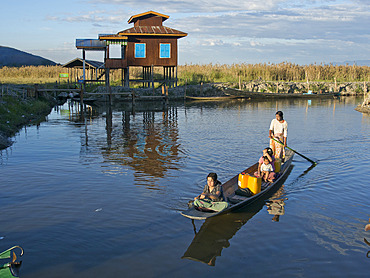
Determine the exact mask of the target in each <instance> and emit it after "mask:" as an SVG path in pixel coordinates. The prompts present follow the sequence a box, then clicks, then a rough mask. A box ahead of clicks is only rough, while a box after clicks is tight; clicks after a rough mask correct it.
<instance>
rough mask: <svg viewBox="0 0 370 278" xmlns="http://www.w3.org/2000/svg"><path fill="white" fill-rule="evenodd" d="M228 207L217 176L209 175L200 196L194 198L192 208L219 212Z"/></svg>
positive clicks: (214, 174)
mask: <svg viewBox="0 0 370 278" xmlns="http://www.w3.org/2000/svg"><path fill="white" fill-rule="evenodd" d="M228 206H229V204H228V203H227V202H225V197H224V194H223V191H222V186H221V182H220V181H218V180H217V174H216V173H209V174H208V176H207V184H206V185H205V186H204V189H203V192H202V194H200V195H199V196H197V197H195V198H194V207H195V208H196V209H198V210H201V211H221V210H224V209H225V208H227V207H228Z"/></svg>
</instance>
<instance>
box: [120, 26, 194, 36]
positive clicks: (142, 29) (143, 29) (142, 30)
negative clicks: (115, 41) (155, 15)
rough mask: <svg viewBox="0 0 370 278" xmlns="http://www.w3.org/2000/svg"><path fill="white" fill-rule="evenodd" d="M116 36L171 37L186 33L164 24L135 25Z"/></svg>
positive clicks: (185, 34)
mask: <svg viewBox="0 0 370 278" xmlns="http://www.w3.org/2000/svg"><path fill="white" fill-rule="evenodd" d="M117 35H118V36H138V35H143V36H172V37H186V36H187V35H188V34H187V33H184V32H181V31H178V30H176V29H172V28H169V27H166V26H137V27H132V28H129V29H126V30H123V31H121V32H118V34H117Z"/></svg>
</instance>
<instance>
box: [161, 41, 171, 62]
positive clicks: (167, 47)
mask: <svg viewBox="0 0 370 278" xmlns="http://www.w3.org/2000/svg"><path fill="white" fill-rule="evenodd" d="M159 58H171V44H170V43H160V44H159Z"/></svg>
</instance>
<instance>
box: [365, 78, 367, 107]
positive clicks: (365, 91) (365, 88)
mask: <svg viewBox="0 0 370 278" xmlns="http://www.w3.org/2000/svg"><path fill="white" fill-rule="evenodd" d="M366 93H367V88H366V82H365V81H364V103H365V101H366Z"/></svg>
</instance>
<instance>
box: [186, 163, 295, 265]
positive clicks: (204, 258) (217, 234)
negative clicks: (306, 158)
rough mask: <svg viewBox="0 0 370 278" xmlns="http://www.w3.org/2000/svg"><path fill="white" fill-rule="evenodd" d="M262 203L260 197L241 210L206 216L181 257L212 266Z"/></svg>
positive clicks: (271, 201)
mask: <svg viewBox="0 0 370 278" xmlns="http://www.w3.org/2000/svg"><path fill="white" fill-rule="evenodd" d="M290 169H291V168H290ZM288 171H290V170H288ZM287 176H288V175H287V174H286V175H285V177H284V178H283V179H282V180H281V183H283V182H284V181H285V179H286V178H287ZM279 191H280V192H279ZM279 191H278V192H276V193H275V194H274V195H273V197H272V198H271V199H270V201H269V202H268V203H267V204H266V205H267V211H268V212H269V213H270V211H269V210H270V204H271V203H278V202H280V201H281V200H279V199H275V198H276V197H281V195H282V188H280V189H279ZM271 194H272V192H271ZM264 205H265V202H264V201H263V200H261V199H260V200H259V201H257V202H255V203H254V204H252V205H251V206H248V207H247V208H245V209H243V210H239V211H238V213H230V214H224V215H220V217H211V218H208V219H207V220H206V221H205V222H204V224H203V225H202V227H201V228H200V230H199V231H198V232H197V233H196V235H195V237H194V239H193V241H192V243H191V244H190V246H189V247H188V249H187V250H186V252H185V253H184V255H183V256H182V258H183V259H190V260H194V261H199V262H203V263H206V264H208V265H211V266H214V265H215V263H216V257H217V256H221V252H222V249H223V248H227V247H229V246H230V243H229V240H230V239H231V238H232V237H233V236H234V235H235V234H236V233H237V231H239V229H240V228H241V227H242V226H243V225H245V224H246V223H247V222H248V221H249V219H251V218H252V217H253V216H254V215H255V214H257V213H258V212H259V211H260V210H261V209H262V208H263V206H264ZM274 213H276V212H274ZM278 214H280V215H281V214H283V213H281V212H278ZM273 220H274V219H273ZM192 221H194V220H192ZM274 221H276V220H274ZM193 223H194V222H193Z"/></svg>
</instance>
